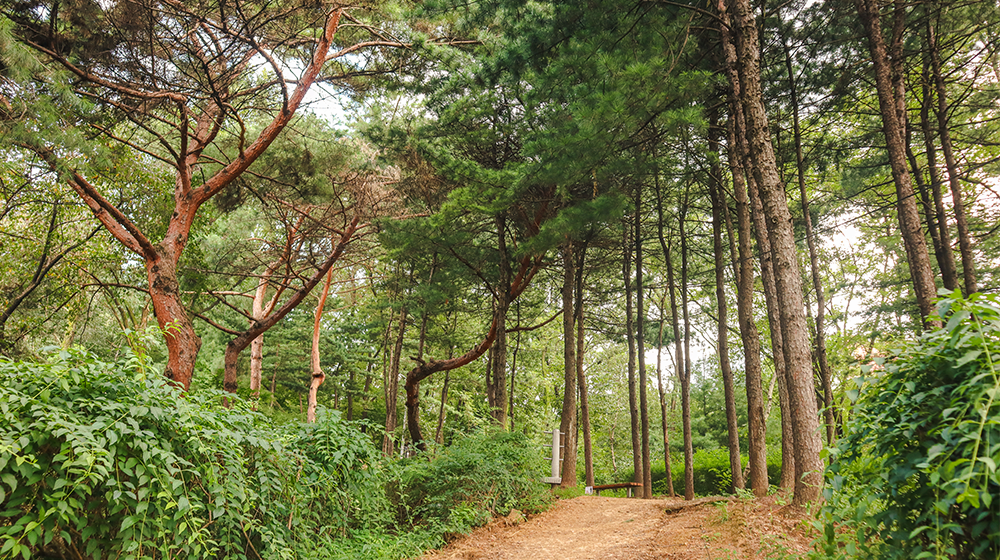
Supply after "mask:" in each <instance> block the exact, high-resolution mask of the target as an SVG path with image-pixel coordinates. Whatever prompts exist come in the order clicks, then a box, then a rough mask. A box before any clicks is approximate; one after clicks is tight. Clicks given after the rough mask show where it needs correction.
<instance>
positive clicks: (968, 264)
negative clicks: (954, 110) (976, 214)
mask: <svg viewBox="0 0 1000 560" xmlns="http://www.w3.org/2000/svg"><path fill="white" fill-rule="evenodd" d="M927 42H928V43H929V45H928V46H929V48H930V57H931V70H932V71H933V72H934V88H935V90H936V93H937V120H938V136H939V137H940V139H941V151H942V152H944V163H945V167H946V168H947V169H948V184H949V186H950V187H951V200H952V208H953V209H954V211H955V228H956V229H957V230H958V249H959V252H961V254H962V280H963V283H964V285H965V295H970V294H974V293H976V292H978V291H979V285H978V284H977V282H976V265H975V262H974V261H973V257H972V239H971V236H970V234H969V224H968V220H967V218H966V216H965V201H964V197H963V196H962V183H961V181H960V180H959V171H958V162H957V161H956V160H955V153H954V151H953V150H952V146H951V130H950V129H949V128H948V97H947V96H948V92H947V90H946V89H945V85H944V76H942V75H941V53H940V52H938V45H937V32H936V30H935V28H934V25H933V23H931V21H930V20H928V21H927Z"/></svg>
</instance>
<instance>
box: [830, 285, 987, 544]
mask: <svg viewBox="0 0 1000 560" xmlns="http://www.w3.org/2000/svg"><path fill="white" fill-rule="evenodd" d="M938 312H939V314H940V316H942V317H945V318H946V319H947V323H946V325H945V327H944V328H942V329H939V330H936V331H934V332H930V333H926V334H925V335H924V336H923V337H922V338H921V339H920V340H919V341H918V342H916V343H915V344H913V345H911V346H909V347H907V348H904V349H902V350H900V351H898V352H895V356H894V357H892V358H888V359H884V360H879V361H878V362H877V364H878V366H879V367H865V368H863V370H862V376H861V377H860V378H858V379H857V380H856V384H857V387H858V389H857V390H855V391H853V392H851V393H850V396H851V397H853V398H854V399H855V400H856V405H855V409H854V411H853V413H852V416H851V421H850V423H849V425H848V430H847V434H846V437H844V438H843V439H842V440H841V441H840V442H839V444H838V446H837V447H836V448H834V449H833V453H832V456H831V464H830V466H829V468H828V469H827V479H828V484H827V489H826V496H825V497H826V503H825V506H824V508H823V510H822V513H821V517H820V523H819V527H820V529H821V530H822V531H823V533H822V534H823V536H822V538H821V539H819V541H818V542H817V550H816V552H815V554H814V557H816V558H836V559H853V558H866V559H867V558H875V559H911V558H933V559H954V558H984V559H985V558H992V559H995V558H1000V515H998V512H1000V509H998V508H1000V473H998V472H997V464H998V463H1000V375H998V371H997V364H998V362H1000V299H998V298H997V296H996V295H984V294H974V295H973V296H971V297H970V298H968V299H962V297H961V296H960V295H959V294H957V293H956V294H948V295H945V297H943V299H942V300H941V302H940V303H939V306H938Z"/></svg>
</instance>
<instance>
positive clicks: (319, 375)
mask: <svg viewBox="0 0 1000 560" xmlns="http://www.w3.org/2000/svg"><path fill="white" fill-rule="evenodd" d="M332 281H333V269H330V271H329V272H327V273H326V283H325V284H323V291H322V292H321V293H320V295H319V303H317V304H316V313H315V314H314V316H313V336H312V353H311V354H310V356H311V359H310V360H309V365H310V368H309V369H310V371H311V379H310V381H309V400H308V404H307V406H306V422H308V423H310V424H312V423H315V422H316V405H317V397H318V394H319V386H320V385H322V384H323V382H324V381H326V374H325V373H323V366H322V364H321V363H320V359H319V335H320V327H321V326H322V321H323V307H325V306H326V298H327V296H328V295H330V284H331V282H332Z"/></svg>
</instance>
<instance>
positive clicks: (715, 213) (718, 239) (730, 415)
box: [708, 110, 744, 490]
mask: <svg viewBox="0 0 1000 560" xmlns="http://www.w3.org/2000/svg"><path fill="white" fill-rule="evenodd" d="M715 113H716V112H715V111H714V110H713V111H711V113H710V115H709V129H708V151H709V154H710V155H711V154H715V156H716V157H714V158H711V161H712V163H711V164H710V167H709V174H708V175H709V176H708V191H709V195H710V197H711V199H712V247H713V249H714V251H715V301H716V304H717V305H718V308H719V309H718V318H719V320H718V322H717V326H718V331H717V348H718V354H719V369H720V370H721V371H722V387H723V393H724V396H725V403H726V429H727V432H728V443H729V468H730V470H731V472H732V482H733V489H734V490H735V489H736V488H740V489H742V488H744V484H743V463H742V460H741V458H740V432H739V426H738V425H737V418H736V389H735V384H734V383H733V371H732V368H731V367H730V364H729V323H728V317H729V310H728V304H727V302H726V264H725V261H724V259H725V250H724V249H723V246H722V228H723V224H722V219H723V218H722V215H723V213H724V212H726V209H724V208H723V200H722V193H721V190H722V189H721V185H720V184H719V183H720V177H721V176H722V168H721V167H720V165H719V163H718V157H717V156H718V155H719V140H718V135H719V133H720V129H719V126H718V115H717V114H715Z"/></svg>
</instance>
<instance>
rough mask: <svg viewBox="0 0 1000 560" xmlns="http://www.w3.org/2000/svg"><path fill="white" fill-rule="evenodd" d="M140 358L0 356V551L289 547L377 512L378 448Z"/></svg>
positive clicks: (244, 554)
mask: <svg viewBox="0 0 1000 560" xmlns="http://www.w3.org/2000/svg"><path fill="white" fill-rule="evenodd" d="M221 397H222V395H221V394H219V393H217V392H209V391H202V392H198V393H192V394H188V395H186V396H181V395H180V393H179V392H178V391H177V390H176V389H175V388H173V387H171V386H169V385H168V384H167V383H165V382H164V381H163V379H162V377H161V376H160V375H159V374H156V373H154V372H149V371H147V368H146V367H145V365H144V363H143V360H141V359H140V358H131V359H129V360H128V361H124V362H120V363H114V364H110V363H103V362H101V361H99V360H97V359H96V358H94V357H93V356H90V355H86V354H83V353H78V352H66V351H63V352H59V353H57V354H54V355H53V356H52V359H51V360H50V361H49V362H48V363H41V364H31V363H13V362H9V361H0V557H13V556H21V557H24V558H29V557H40V556H49V557H63V558H69V557H72V558H79V557H90V558H164V557H190V558H202V557H227V558H258V557H263V558H292V557H308V556H313V555H314V554H313V553H311V552H310V551H314V550H318V549H321V548H322V546H321V545H322V543H327V544H332V543H333V542H334V539H336V538H339V537H341V536H343V535H344V534H345V533H347V532H348V531H350V530H352V529H354V528H359V527H361V526H363V525H368V524H371V523H373V522H374V523H379V522H380V521H383V520H386V518H385V513H384V512H386V511H387V509H388V508H387V502H386V501H385V495H384V492H383V491H382V477H381V476H380V475H379V472H378V471H379V462H378V454H377V453H376V452H375V450H374V448H373V446H372V445H371V444H370V443H369V441H368V440H367V438H366V436H364V435H363V434H361V433H360V432H359V431H358V430H356V429H355V428H354V427H352V426H350V425H348V424H346V423H344V422H341V421H340V420H339V418H338V417H337V416H335V415H328V416H326V417H325V418H324V419H322V420H321V421H320V422H319V423H317V424H315V425H311V426H309V425H301V424H289V425H286V426H279V425H275V424H273V423H272V422H270V421H269V420H268V419H267V418H266V417H264V416H262V415H260V414H258V413H255V412H252V411H250V410H249V409H248V408H247V406H246V405H245V404H244V403H242V402H241V401H239V400H236V401H235V402H234V406H233V407H232V408H231V409H229V410H227V409H224V408H222V407H221V406H220V401H221Z"/></svg>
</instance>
